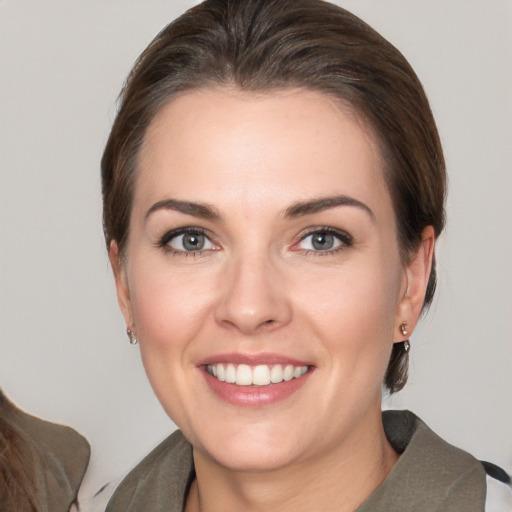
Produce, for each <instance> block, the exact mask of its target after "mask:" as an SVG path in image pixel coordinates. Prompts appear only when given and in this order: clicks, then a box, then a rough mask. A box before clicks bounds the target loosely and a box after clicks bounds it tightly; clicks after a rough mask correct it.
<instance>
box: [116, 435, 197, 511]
mask: <svg viewBox="0 0 512 512" xmlns="http://www.w3.org/2000/svg"><path fill="white" fill-rule="evenodd" d="M193 477H194V467H193V460H192V447H191V445H190V444H189V443H188V441H187V440H186V439H185V437H184V436H183V434H182V433H181V432H180V431H176V432H174V433H173V434H171V435H170V436H169V437H168V438H167V439H165V440H164V441H163V442H162V443H160V444H159V445H158V446H157V447H156V448H155V449H154V450H153V451H152V452H151V453H150V454H149V455H147V456H146V457H145V458H144V459H143V460H142V461H141V462H140V463H139V464H138V465H137V466H136V467H135V468H134V469H133V470H132V471H130V473H128V475H127V476H126V477H125V478H124V479H123V481H122V482H121V484H120V485H119V486H118V488H117V489H116V490H115V492H114V494H113V496H112V498H111V499H110V501H109V503H108V505H107V508H106V512H120V511H123V512H129V511H140V510H152V511H154V512H159V511H160V510H162V511H163V510H166V511H169V512H172V511H173V510H179V511H180V512H181V510H182V506H183V504H184V502H185V499H186V495H187V492H188V487H189V485H190V483H191V481H192V479H193ZM173 506H175V507H176V508H175V509H174V508H172V507H173ZM169 507H171V508H169Z"/></svg>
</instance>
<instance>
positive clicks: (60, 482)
mask: <svg viewBox="0 0 512 512" xmlns="http://www.w3.org/2000/svg"><path fill="white" fill-rule="evenodd" d="M2 412H3V413H5V416H4V418H3V419H4V421H5V422H6V424H8V425H9V428H10V429H11V431H12V432H13V433H15V435H16V439H17V441H16V444H17V447H18V449H19V455H20V457H22V459H20V460H19V464H21V465H22V467H23V468H25V469H24V471H23V474H24V475H25V476H26V479H27V480H26V481H25V482H24V483H23V482H21V484H22V485H25V486H29V487H27V488H26V492H28V493H29V494H30V495H31V496H32V498H31V499H33V500H36V501H37V502H38V503H40V504H41V506H42V507H43V508H45V509H48V510H52V511H55V512H57V511H60V510H63V511H64V510H65V511H67V510H69V508H70V506H71V504H72V503H73V502H75V501H76V499H77V494H78V489H79V487H80V484H81V482H82V480H83V477H84V474H85V471H86V469H87V465H88V463H89V456H90V448H89V444H88V442H87V441H86V440H85V438H83V437H82V436H81V435H80V434H78V432H76V431H75V430H73V429H72V428H69V427H65V426H63V425H58V424H54V423H50V422H48V421H44V420H41V419H39V418H36V417H34V416H31V415H29V414H27V413H25V412H23V411H22V410H21V409H18V408H17V407H16V406H14V405H13V404H12V403H11V402H8V401H7V399H6V398H5V397H4V396H3V395H2ZM27 465H29V467H27Z"/></svg>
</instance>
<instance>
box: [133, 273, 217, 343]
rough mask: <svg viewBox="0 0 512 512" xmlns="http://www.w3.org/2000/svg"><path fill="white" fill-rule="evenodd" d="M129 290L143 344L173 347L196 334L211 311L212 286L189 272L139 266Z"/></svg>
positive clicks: (138, 333) (137, 328)
mask: <svg viewBox="0 0 512 512" xmlns="http://www.w3.org/2000/svg"><path fill="white" fill-rule="evenodd" d="M131 277H132V280H131V287H130V293H131V297H132V305H133V315H134V320H135V326H136V330H137V335H138V336H139V337H140V339H141V341H142V344H141V346H142V345H147V346H150V347H152V348H155V349H159V350H172V349H173V348H176V347H178V346H181V345H183V344H184V343H186V342H187V341H188V340H190V339H192V338H193V337H194V334H195V333H196V331H198V330H199V329H200V328H201V326H202V324H203V323H204V321H205V317H206V315H207V313H208V311H209V310H210V304H211V300H212V299H211V297H212V293H211V292H212V288H213V287H212V286H210V285H209V281H208V280H207V279H198V276H195V275H193V274H192V273H191V272H190V271H188V269H187V270H185V271H180V270H176V269H172V270H169V269H168V268H166V267H165V266H163V267H162V268H159V267H158V266H155V265H151V266H148V267H147V268H145V267H141V266H139V268H138V269H137V271H136V272H134V273H133V274H132V276H131Z"/></svg>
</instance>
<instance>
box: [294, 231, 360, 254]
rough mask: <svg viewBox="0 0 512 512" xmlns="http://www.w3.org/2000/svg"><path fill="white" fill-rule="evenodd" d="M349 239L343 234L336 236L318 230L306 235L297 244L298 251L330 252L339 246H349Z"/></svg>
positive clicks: (329, 232)
mask: <svg viewBox="0 0 512 512" xmlns="http://www.w3.org/2000/svg"><path fill="white" fill-rule="evenodd" d="M350 244H351V237H350V236H349V235H345V234H342V233H340V234H337V233H333V232H331V231H327V230H318V231H314V232H312V233H309V234H308V235H306V236H305V237H304V238H303V239H302V240H301V241H300V244H299V247H300V249H304V250H306V251H332V250H336V249H338V247H340V246H341V245H347V246H349V245H350Z"/></svg>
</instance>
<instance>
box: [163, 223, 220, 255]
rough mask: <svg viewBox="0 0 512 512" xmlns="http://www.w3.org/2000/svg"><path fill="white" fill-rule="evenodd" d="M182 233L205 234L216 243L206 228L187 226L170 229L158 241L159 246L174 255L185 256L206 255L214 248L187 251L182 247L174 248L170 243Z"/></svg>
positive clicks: (206, 237) (209, 240) (207, 238)
mask: <svg viewBox="0 0 512 512" xmlns="http://www.w3.org/2000/svg"><path fill="white" fill-rule="evenodd" d="M182 235H201V236H204V237H205V239H206V240H207V241H208V242H209V243H210V244H212V245H215V244H214V243H213V242H212V241H211V239H210V237H209V236H208V235H207V233H206V230H204V229H202V228H196V227H185V228H178V229H173V230H171V231H168V232H167V233H165V234H164V235H163V236H162V237H161V238H160V240H159V241H158V242H157V244H156V245H157V247H159V248H161V249H162V250H163V251H164V252H166V253H169V254H171V255H172V256H185V257H190V256H192V257H194V258H197V257H200V256H203V255H205V253H206V252H208V251H210V250H212V249H209V248H208V249H199V250H197V251H186V250H182V249H174V248H172V247H171V246H170V245H169V243H170V242H171V241H172V240H173V239H175V238H178V237H179V236H182Z"/></svg>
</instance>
